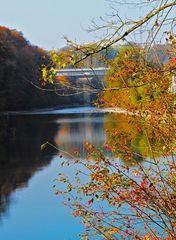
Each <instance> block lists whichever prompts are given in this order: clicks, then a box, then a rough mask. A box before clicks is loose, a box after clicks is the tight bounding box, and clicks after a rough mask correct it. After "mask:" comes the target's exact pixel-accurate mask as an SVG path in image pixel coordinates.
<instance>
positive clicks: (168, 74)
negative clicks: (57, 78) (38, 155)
mask: <svg viewBox="0 0 176 240" xmlns="http://www.w3.org/2000/svg"><path fill="white" fill-rule="evenodd" d="M112 2H115V1H112ZM116 3H117V4H118V3H120V4H123V3H124V2H122V1H120V2H116ZM125 4H127V5H128V6H129V5H130V6H131V5H133V4H135V7H136V6H139V7H143V8H144V9H146V11H145V12H146V14H145V15H143V16H144V17H141V18H140V19H135V20H125V21H124V20H122V18H121V17H120V16H119V13H118V12H117V11H116V10H114V13H113V14H112V15H113V16H115V17H116V18H117V21H116V22H115V23H114V22H111V23H108V24H105V25H104V26H100V27H99V26H98V25H96V24H95V25H94V26H95V30H97V29H100V28H101V29H104V28H105V29H108V30H109V34H108V36H107V37H106V38H103V39H102V40H101V41H100V42H98V43H96V44H94V45H93V46H92V45H89V46H88V45H87V46H79V45H77V44H74V43H73V42H71V41H69V40H68V43H69V44H70V45H71V46H72V47H73V49H74V51H76V53H77V54H76V55H73V56H71V61H72V64H79V63H80V62H82V61H84V60H85V59H87V58H88V57H90V56H92V55H94V54H97V53H100V52H101V51H104V50H106V49H108V48H109V47H111V46H112V45H113V44H115V43H118V42H120V41H121V40H123V41H125V42H127V43H128V36H129V35H131V34H132V33H134V32H136V31H137V30H140V28H141V27H143V28H145V29H146V31H147V29H148V28H150V32H149V35H148V36H147V37H146V38H145V41H144V44H140V45H139V46H134V44H131V43H128V47H127V46H126V47H125V48H123V49H122V50H121V51H120V52H119V54H118V56H117V58H116V59H115V60H114V61H109V60H107V59H106V60H105V61H107V62H108V64H110V71H109V73H108V75H107V77H106V81H107V84H106V87H105V88H104V89H101V90H102V92H101V96H100V99H101V102H102V105H103V106H106V107H115V108H116V107H120V108H123V109H124V115H123V117H122V116H119V115H118V114H113V115H112V116H111V117H112V118H113V123H114V125H113V126H110V127H109V126H108V127H107V126H106V128H107V136H108V140H107V141H106V142H105V144H104V146H102V148H101V149H100V148H98V149H97V148H95V147H94V146H93V145H92V144H91V143H88V142H86V143H85V150H86V151H87V156H86V157H85V159H80V158H79V153H78V152H77V151H76V152H75V155H74V156H72V158H71V159H68V160H67V161H66V162H65V163H62V165H63V164H66V165H70V164H76V165H77V164H78V165H79V168H80V169H81V170H79V171H78V172H77V173H76V175H75V181H72V180H70V179H69V178H67V177H66V176H64V175H63V174H62V173H61V174H60V181H61V182H63V183H65V184H66V185H65V189H64V190H63V189H62V190H59V189H56V190H55V194H56V195H58V194H62V195H64V198H65V201H66V203H65V204H66V205H69V206H70V207H71V208H72V209H73V214H74V215H75V216H76V217H80V218H81V219H82V222H83V224H85V226H86V231H85V234H83V235H82V238H83V239H93V238H94V237H93V236H92V235H98V236H100V237H101V238H102V239H111V240H112V239H145V240H148V239H168V240H169V239H175V238H176V228H175V226H176V212H175V209H176V188H175V183H176V157H175V153H176V152H175V150H176V147H175V144H176V135H175V133H176V131H175V130H176V129H175V128H176V123H175V109H174V102H175V93H173V92H171V91H170V84H171V80H172V78H173V76H174V75H175V66H176V65H175V64H176V61H175V40H176V39H175V37H176V36H175V34H174V29H175V16H174V15H172V14H173V11H174V10H175V7H176V1H173V0H172V1H162V0H161V1H156V0H153V1H142V2H141V1H136V2H135V3H134V2H133V1H129V2H125ZM166 24H167V25H166ZM165 28H166V30H164V31H165V32H166V36H165V38H166V42H167V44H168V45H169V49H172V53H169V58H168V60H167V63H165V64H163V63H162V62H161V61H158V60H157V62H153V59H152V61H151V58H150V55H149V53H150V51H149V50H151V47H152V45H153V43H154V42H155V41H156V37H157V35H158V34H159V32H160V31H163V30H162V29H165ZM129 45H130V47H129ZM170 47H171V48H170ZM157 59H158V57H157ZM67 60H68V56H67V59H66V58H63V59H61V63H62V61H63V62H65V63H66V64H67ZM69 60H70V59H69ZM56 62H57V61H56ZM56 62H55V61H53V64H55V63H56ZM125 114H129V115H130V116H128V115H127V116H126V115H125ZM119 118H122V119H123V121H124V119H125V121H126V124H125V127H124V125H122V124H121V125H120V127H117V126H116V125H118V124H119V123H118V120H119ZM144 147H145V148H144ZM120 159H122V160H123V161H124V163H122V162H121V161H120ZM131 166H132V167H131ZM82 175H86V176H87V178H86V181H81V178H82ZM55 187H57V186H54V188H55ZM91 237H92V238H91Z"/></svg>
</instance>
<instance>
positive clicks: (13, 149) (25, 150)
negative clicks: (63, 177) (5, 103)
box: [0, 116, 56, 214]
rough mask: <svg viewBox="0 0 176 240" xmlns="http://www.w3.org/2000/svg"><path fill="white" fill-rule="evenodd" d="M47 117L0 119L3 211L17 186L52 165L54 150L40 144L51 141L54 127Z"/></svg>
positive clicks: (0, 192) (19, 186) (20, 186)
mask: <svg viewBox="0 0 176 240" xmlns="http://www.w3.org/2000/svg"><path fill="white" fill-rule="evenodd" d="M49 119H50V118H48V117H42V118H41V117H39V116H35V117H30V116H25V117H24V116H23V117H20V116H16V117H10V118H8V117H1V118H0V152H1V154H0V190H1V191H0V213H1V214H2V213H4V212H5V211H6V210H7V206H9V204H10V196H11V194H12V192H13V191H15V190H16V189H17V188H18V189H19V188H24V187H27V183H28V181H29V179H30V178H31V176H32V175H33V174H34V173H35V172H36V171H38V170H39V169H41V168H42V167H44V166H46V165H48V164H49V162H50V160H51V156H52V155H54V154H55V152H56V151H55V150H54V149H51V148H47V149H45V151H43V152H41V151H40V145H41V144H42V143H43V142H44V141H46V140H49V141H52V138H53V135H54V132H55V126H54V125H52V124H49Z"/></svg>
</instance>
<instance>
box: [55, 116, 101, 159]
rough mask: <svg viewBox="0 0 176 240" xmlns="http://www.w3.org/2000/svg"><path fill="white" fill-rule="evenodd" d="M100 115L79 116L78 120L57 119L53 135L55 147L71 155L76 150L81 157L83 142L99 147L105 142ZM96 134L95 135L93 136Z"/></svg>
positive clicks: (72, 118)
mask: <svg viewBox="0 0 176 240" xmlns="http://www.w3.org/2000/svg"><path fill="white" fill-rule="evenodd" d="M103 120H104V118H102V114H100V115H98V114H90V115H88V114H82V115H80V114H79V118H74V117H73V116H72V117H71V118H65V119H61V120H60V119H58V121H57V122H58V123H60V125H59V129H58V132H57V133H56V135H55V144H56V146H57V147H58V148H59V149H61V150H63V151H65V152H69V153H71V154H73V152H74V150H78V151H79V153H80V154H81V156H83V155H84V143H85V141H88V142H91V143H92V144H94V145H95V146H101V145H102V144H103V142H104V141H105V134H104V132H103ZM95 132H96V134H95Z"/></svg>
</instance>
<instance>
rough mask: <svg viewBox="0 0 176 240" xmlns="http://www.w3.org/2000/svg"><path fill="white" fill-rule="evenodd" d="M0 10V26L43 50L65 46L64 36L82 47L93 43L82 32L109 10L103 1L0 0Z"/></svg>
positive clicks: (90, 36)
mask: <svg viewBox="0 0 176 240" xmlns="http://www.w3.org/2000/svg"><path fill="white" fill-rule="evenodd" d="M0 6H1V8H0V25H3V26H7V27H10V28H12V29H17V30H19V31H22V32H23V34H24V36H25V37H26V38H27V39H28V40H29V41H30V42H31V43H32V44H35V45H38V46H41V47H43V48H45V49H53V48H60V47H62V46H64V45H65V41H64V40H63V36H64V35H66V36H67V37H69V38H70V39H72V40H77V41H78V42H81V43H85V42H90V41H93V40H94V39H95V38H94V36H93V35H90V34H88V33H87V32H86V31H85V29H86V28H87V27H88V25H89V24H90V21H91V19H93V18H98V16H104V15H105V13H107V10H108V3H107V1H105V0H28V1H27V0H0Z"/></svg>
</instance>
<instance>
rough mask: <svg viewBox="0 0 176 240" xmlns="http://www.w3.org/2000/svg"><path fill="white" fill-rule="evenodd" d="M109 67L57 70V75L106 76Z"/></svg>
mask: <svg viewBox="0 0 176 240" xmlns="http://www.w3.org/2000/svg"><path fill="white" fill-rule="evenodd" d="M108 70H109V68H103V67H102V68H73V69H59V70H56V73H57V76H65V77H94V76H102V77H104V76H105V74H106V72H107V71H108Z"/></svg>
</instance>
